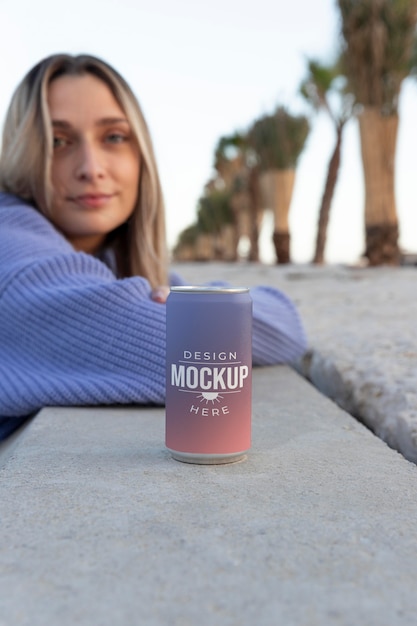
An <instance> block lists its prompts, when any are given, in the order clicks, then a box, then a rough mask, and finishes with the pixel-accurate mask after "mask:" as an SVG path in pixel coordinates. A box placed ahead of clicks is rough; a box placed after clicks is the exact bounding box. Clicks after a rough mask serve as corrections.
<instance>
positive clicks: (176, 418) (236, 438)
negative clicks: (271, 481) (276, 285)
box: [165, 286, 252, 464]
mask: <svg viewBox="0 0 417 626" xmlns="http://www.w3.org/2000/svg"><path fill="white" fill-rule="evenodd" d="M251 418H252V300H251V297H250V294H249V289H247V288H223V287H191V286H190V287H172V288H171V292H170V294H169V296H168V300H167V379H166V427H165V433H166V439H165V443H166V446H167V448H168V449H169V451H170V452H171V454H172V456H173V458H174V459H176V460H178V461H183V462H186V463H200V464H220V463H232V462H236V461H239V460H241V459H243V458H245V456H246V453H247V451H248V450H249V448H250V445H251Z"/></svg>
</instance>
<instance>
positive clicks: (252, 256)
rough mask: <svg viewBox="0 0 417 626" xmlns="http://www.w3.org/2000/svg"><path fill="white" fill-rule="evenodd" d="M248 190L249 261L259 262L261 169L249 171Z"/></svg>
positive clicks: (253, 168) (255, 168)
mask: <svg viewBox="0 0 417 626" xmlns="http://www.w3.org/2000/svg"><path fill="white" fill-rule="evenodd" d="M248 191H249V215H250V230H249V241H250V250H249V261H252V262H253V263H257V262H258V261H259V229H260V222H261V219H262V201H261V192H260V187H259V170H258V168H257V167H252V168H251V169H250V171H249V184H248Z"/></svg>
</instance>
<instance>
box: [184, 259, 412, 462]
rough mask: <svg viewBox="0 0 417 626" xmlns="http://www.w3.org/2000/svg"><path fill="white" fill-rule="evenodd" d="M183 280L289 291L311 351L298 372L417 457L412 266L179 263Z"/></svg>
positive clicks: (379, 433)
mask: <svg viewBox="0 0 417 626" xmlns="http://www.w3.org/2000/svg"><path fill="white" fill-rule="evenodd" d="M175 269H176V271H177V272H178V273H180V274H182V275H183V276H184V277H185V278H186V279H187V280H190V281H195V282H204V281H208V280H213V279H216V278H219V277H221V278H223V279H224V280H227V281H230V282H231V283H233V284H244V285H248V286H252V285H255V284H267V285H273V286H275V287H278V288H280V289H282V290H283V291H285V292H286V293H287V294H288V295H290V296H291V297H292V298H293V299H294V301H295V302H296V304H297V305H298V308H299V311H300V313H301V316H302V319H303V321H304V324H305V327H306V330H307V334H308V338H309V342H310V350H309V353H308V355H307V356H306V358H305V359H304V360H303V362H302V363H300V364H299V365H298V367H299V371H301V372H302V373H303V375H305V376H306V377H307V378H309V379H310V380H311V381H312V382H313V383H314V385H315V386H316V387H317V388H318V389H320V390H321V391H322V392H323V393H325V394H326V395H328V396H329V397H330V398H332V399H334V400H335V401H336V402H337V403H338V404H339V405H340V406H341V407H343V408H344V409H346V410H347V411H348V412H349V413H351V414H352V415H355V416H357V417H358V418H359V419H361V420H362V421H363V422H364V423H365V424H366V425H367V426H368V427H369V428H371V429H372V430H373V431H374V432H375V433H376V434H377V435H378V436H379V437H381V438H382V439H383V440H384V441H386V442H387V443H388V444H389V445H390V446H392V447H393V448H394V449H396V450H399V451H401V453H402V454H404V456H405V457H406V458H407V459H409V460H411V461H414V462H417V296H416V284H417V268H416V267H402V268H349V267H342V266H329V267H313V266H302V265H288V266H276V265H275V266H274V265H272V266H271V265H257V264H245V263H240V264H204V263H200V264H181V265H180V264H178V265H177V266H176V267H175Z"/></svg>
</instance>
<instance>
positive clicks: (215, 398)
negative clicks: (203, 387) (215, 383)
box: [197, 391, 223, 404]
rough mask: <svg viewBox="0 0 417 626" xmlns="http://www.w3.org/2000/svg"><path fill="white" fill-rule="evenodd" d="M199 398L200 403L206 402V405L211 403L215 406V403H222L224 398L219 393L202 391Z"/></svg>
mask: <svg viewBox="0 0 417 626" xmlns="http://www.w3.org/2000/svg"><path fill="white" fill-rule="evenodd" d="M197 398H200V402H205V403H206V404H208V403H209V402H211V403H212V404H214V403H215V402H220V399H222V398H223V396H221V395H220V394H219V393H217V391H202V392H201V394H200V395H199V396H197Z"/></svg>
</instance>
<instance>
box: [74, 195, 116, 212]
mask: <svg viewBox="0 0 417 626" xmlns="http://www.w3.org/2000/svg"><path fill="white" fill-rule="evenodd" d="M113 195H114V194H107V193H86V194H83V195H80V196H75V197H74V198H73V200H74V202H76V203H77V204H79V205H80V206H82V207H85V208H88V209H100V208H101V207H104V206H106V204H108V202H109V201H110V200H111V199H112V198H113Z"/></svg>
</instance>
